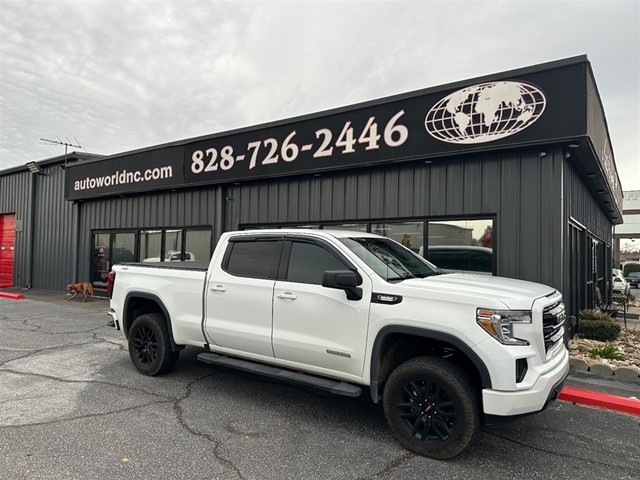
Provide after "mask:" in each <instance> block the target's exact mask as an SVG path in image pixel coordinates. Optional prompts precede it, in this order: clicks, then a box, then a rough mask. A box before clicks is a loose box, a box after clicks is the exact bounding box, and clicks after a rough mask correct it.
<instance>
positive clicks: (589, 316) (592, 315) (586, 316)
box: [579, 308, 613, 322]
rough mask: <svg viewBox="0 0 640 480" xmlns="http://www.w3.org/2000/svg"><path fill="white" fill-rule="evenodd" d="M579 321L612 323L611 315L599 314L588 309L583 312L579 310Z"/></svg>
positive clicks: (599, 312) (597, 311) (598, 311)
mask: <svg viewBox="0 0 640 480" xmlns="http://www.w3.org/2000/svg"><path fill="white" fill-rule="evenodd" d="M579 318H580V321H582V320H603V321H608V322H613V318H611V315H609V314H608V313H605V312H601V311H600V310H591V309H590V308H585V309H584V310H580V315H579Z"/></svg>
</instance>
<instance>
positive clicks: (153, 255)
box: [140, 230, 162, 262]
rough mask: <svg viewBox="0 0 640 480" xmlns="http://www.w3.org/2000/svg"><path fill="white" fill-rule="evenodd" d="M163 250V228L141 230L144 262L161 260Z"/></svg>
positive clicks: (141, 247) (142, 258)
mask: <svg viewBox="0 0 640 480" xmlns="http://www.w3.org/2000/svg"><path fill="white" fill-rule="evenodd" d="M161 251H162V230H148V231H142V232H140V260H142V261H143V262H152V261H156V262H159V261H160V252H161Z"/></svg>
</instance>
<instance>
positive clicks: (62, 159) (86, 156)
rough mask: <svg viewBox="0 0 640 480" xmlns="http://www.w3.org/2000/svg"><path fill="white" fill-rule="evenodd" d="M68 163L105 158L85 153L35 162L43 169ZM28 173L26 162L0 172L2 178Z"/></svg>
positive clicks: (69, 154) (73, 153)
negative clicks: (13, 174)
mask: <svg viewBox="0 0 640 480" xmlns="http://www.w3.org/2000/svg"><path fill="white" fill-rule="evenodd" d="M65 158H66V162H67V163H69V162H70V161H71V162H77V161H82V162H83V163H85V162H88V161H95V160H100V159H102V158H105V156H104V155H100V154H97V153H83V152H75V151H73V152H69V153H67V154H66V155H58V156H56V157H49V158H45V159H44V160H35V162H36V163H37V164H38V165H39V166H41V167H51V166H54V165H61V164H64V163H65ZM25 171H26V172H28V171H29V169H28V168H27V166H26V162H25V164H23V165H18V166H16V167H9V168H7V169H5V170H0V176H4V175H11V174H12V173H20V172H25Z"/></svg>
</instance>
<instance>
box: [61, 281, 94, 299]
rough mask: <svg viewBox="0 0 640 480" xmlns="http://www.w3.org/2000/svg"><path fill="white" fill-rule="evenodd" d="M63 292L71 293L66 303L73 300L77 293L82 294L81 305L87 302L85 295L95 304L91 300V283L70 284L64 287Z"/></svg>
mask: <svg viewBox="0 0 640 480" xmlns="http://www.w3.org/2000/svg"><path fill="white" fill-rule="evenodd" d="M64 291H65V292H73V295H71V296H70V297H69V298H67V302H68V301H69V300H71V299H73V298H75V297H76V295H78V294H79V293H81V294H82V302H83V303H84V302H86V301H87V293H88V294H89V295H90V296H91V300H93V301H94V302H95V300H94V299H93V285H91V283H89V282H83V283H70V284H69V285H67V286H66V287H64Z"/></svg>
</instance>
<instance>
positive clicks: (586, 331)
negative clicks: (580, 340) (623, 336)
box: [578, 319, 620, 342]
mask: <svg viewBox="0 0 640 480" xmlns="http://www.w3.org/2000/svg"><path fill="white" fill-rule="evenodd" d="M578 333H579V334H580V335H582V336H583V337H584V338H589V339H591V340H599V341H601V342H611V341H613V340H615V339H616V338H618V335H620V325H618V324H617V323H615V322H612V321H611V320H590V319H586V320H580V323H579V324H578Z"/></svg>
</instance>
